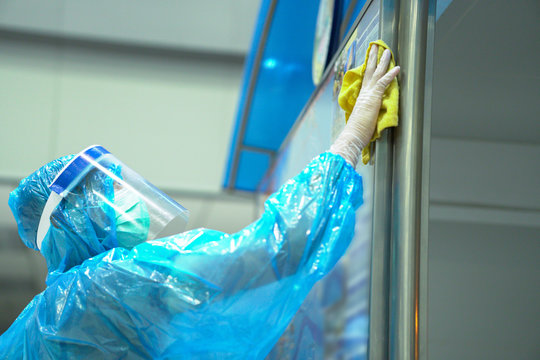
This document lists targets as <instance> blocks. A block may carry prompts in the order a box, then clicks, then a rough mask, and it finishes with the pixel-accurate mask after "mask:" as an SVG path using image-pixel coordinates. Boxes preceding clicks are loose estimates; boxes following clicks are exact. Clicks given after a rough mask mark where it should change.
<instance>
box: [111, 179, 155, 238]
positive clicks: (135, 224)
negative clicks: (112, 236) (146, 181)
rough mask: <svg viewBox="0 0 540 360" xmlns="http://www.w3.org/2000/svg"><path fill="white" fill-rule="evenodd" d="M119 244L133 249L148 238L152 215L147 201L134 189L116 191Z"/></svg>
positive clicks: (115, 201)
mask: <svg viewBox="0 0 540 360" xmlns="http://www.w3.org/2000/svg"><path fill="white" fill-rule="evenodd" d="M114 208H115V211H116V239H117V241H118V246H121V247H124V248H126V249H131V248H133V247H134V246H136V245H138V244H140V243H143V242H145V241H146V240H147V239H148V229H149V228H150V217H149V215H148V209H147V207H146V204H145V202H144V201H143V200H142V199H141V198H139V196H137V194H136V193H134V192H132V191H127V190H126V189H119V190H116V189H115V191H114Z"/></svg>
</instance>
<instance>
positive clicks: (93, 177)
mask: <svg viewBox="0 0 540 360" xmlns="http://www.w3.org/2000/svg"><path fill="white" fill-rule="evenodd" d="M49 188H50V189H51V195H50V196H49V199H48V200H47V203H46V205H45V208H44V210H43V213H42V215H41V220H40V223H39V228H38V233H37V245H38V248H40V249H41V242H42V241H43V239H44V237H45V236H46V234H47V232H48V230H49V228H50V226H51V215H52V213H53V211H54V210H55V209H56V208H57V207H58V205H59V204H60V203H61V202H62V201H64V202H69V201H73V203H75V200H74V199H75V198H76V199H78V200H77V201H78V202H77V205H75V204H74V206H78V207H81V205H80V204H81V202H79V201H80V197H88V198H92V200H89V199H84V200H85V202H83V204H88V207H89V208H92V211H89V216H92V215H91V214H93V213H95V208H96V207H97V208H100V209H101V213H102V214H108V217H109V218H110V221H109V222H108V224H109V225H108V226H107V229H103V230H104V231H114V232H115V236H116V238H117V241H118V245H119V246H125V247H132V246H135V245H137V243H141V242H144V241H148V240H153V239H158V238H161V237H166V236H170V235H175V234H178V233H181V232H183V231H184V229H185V226H186V224H187V220H188V217H189V212H188V210H186V209H185V208H184V207H183V206H182V205H180V204H178V203H177V202H176V201H175V200H173V199H172V198H171V197H169V196H168V195H166V194H165V193H163V192H162V191H161V190H159V189H158V188H156V187H155V186H154V185H152V184H151V183H149V182H148V181H146V180H145V179H144V178H143V177H142V176H141V175H139V174H138V173H136V172H135V171H134V170H132V169H131V168H130V167H128V166H127V165H125V164H124V163H122V162H121V161H120V160H118V159H117V158H116V157H115V156H114V155H112V154H111V153H110V152H108V151H107V150H106V149H105V148H103V147H101V146H99V145H96V146H91V147H89V148H87V149H85V150H83V151H82V152H80V153H79V154H78V155H77V156H76V157H75V158H74V159H73V160H72V161H71V162H70V163H69V164H67V165H66V166H65V167H64V169H62V171H61V172H60V173H59V174H58V175H57V176H56V178H55V180H54V181H53V183H52V184H51V185H50V186H49ZM81 189H84V191H83V190H81ZM83 206H85V205H83ZM83 210H84V209H83ZM94 223H95V224H97V223H99V222H98V221H96V222H94ZM111 224H112V225H111Z"/></svg>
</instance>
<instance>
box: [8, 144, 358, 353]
mask: <svg viewBox="0 0 540 360" xmlns="http://www.w3.org/2000/svg"><path fill="white" fill-rule="evenodd" d="M65 161H66V159H64V160H63V161H61V159H60V160H56V162H52V163H49V164H48V165H46V166H44V167H43V168H41V169H40V170H38V171H37V172H36V173H34V174H32V175H31V176H29V177H28V178H27V179H25V180H23V181H22V182H21V185H20V186H19V188H17V189H16V190H15V191H14V192H13V193H12V194H11V197H10V206H11V208H12V210H13V212H14V214H15V217H16V218H17V222H18V225H19V233H20V235H21V238H22V239H23V241H24V242H25V243H26V244H27V245H28V246H30V247H35V243H34V241H35V240H34V239H35V231H37V229H33V226H36V227H37V220H35V219H34V218H32V216H35V215H32V214H33V213H36V212H38V213H39V214H40V213H41V209H38V208H35V207H36V205H32V206H33V207H34V208H27V207H26V204H27V203H28V202H29V201H28V197H29V196H30V195H29V193H34V196H39V197H42V198H43V199H44V201H45V200H46V198H47V196H48V193H49V190H48V189H47V188H46V185H47V184H48V182H49V181H50V180H51V179H49V177H51V176H53V175H51V173H54V171H58V168H61V167H62V164H64V163H65ZM55 169H56V170H55ZM81 186H82V187H81V189H80V190H79V191H81V192H82V193H83V194H86V195H89V192H88V189H85V188H84V186H85V185H84V184H81ZM36 194H37V195H36ZM87 200H88V199H87ZM361 203H362V180H361V177H360V175H358V174H357V173H356V171H355V170H354V169H353V168H352V167H351V166H350V165H348V164H347V163H346V162H345V161H344V160H343V158H341V157H340V156H338V155H333V154H330V153H324V154H322V155H320V156H319V157H317V158H315V159H314V160H313V161H312V162H311V163H310V164H309V165H308V166H307V167H306V168H305V169H304V170H303V171H302V172H301V173H300V174H299V175H297V176H296V177H295V178H293V179H291V180H289V181H288V182H287V183H285V184H284V185H283V186H282V187H281V188H280V189H279V190H278V191H277V192H276V193H275V194H273V195H271V196H270V197H269V198H268V200H267V201H266V202H265V212H264V214H263V215H262V217H261V218H260V219H259V220H257V221H255V222H254V223H252V224H251V225H249V226H247V227H246V228H244V229H243V230H241V231H239V232H237V233H234V234H226V233H222V232H218V231H214V230H208V229H197V230H192V231H188V232H185V233H182V234H178V235H175V236H171V237H167V238H162V239H159V240H154V241H150V242H145V243H142V244H140V245H137V246H135V247H134V248H133V249H132V250H128V249H125V248H121V247H115V244H116V241H115V240H114V239H111V237H113V236H111V235H110V234H109V235H104V234H98V233H97V232H96V231H95V230H93V231H90V230H89V229H84V228H83V227H84V226H90V227H92V226H94V228H101V229H102V228H103V227H97V226H95V224H92V221H94V220H92V221H90V220H89V218H88V217H86V218H80V219H79V217H81V216H83V214H78V213H76V212H73V209H71V208H69V209H68V208H67V207H65V208H63V209H61V208H60V207H59V208H58V210H57V211H59V212H60V214H57V215H58V218H62V219H64V222H56V223H53V226H51V229H53V227H54V228H55V229H56V230H57V231H58V235H57V236H56V238H54V236H53V237H51V236H48V237H46V238H45V240H44V243H43V244H44V246H43V248H42V250H41V252H42V253H43V255H44V256H45V257H46V258H47V257H49V256H52V259H49V258H47V264H48V269H49V276H48V277H47V288H46V289H45V291H43V292H42V293H41V294H39V295H37V296H36V297H35V298H34V299H33V300H32V301H31V302H30V304H29V305H28V306H27V307H26V308H25V309H24V310H23V312H22V313H21V314H20V315H19V317H18V318H17V319H16V321H15V322H14V323H13V324H12V326H11V327H10V328H9V329H8V330H7V331H6V332H5V333H4V334H3V335H2V336H1V337H0V358H1V359H12V358H17V359H19V358H25V359H74V358H77V359H82V358H84V359H261V358H264V357H265V356H266V355H267V354H268V353H269V351H270V350H271V349H272V347H273V346H274V344H275V343H276V342H277V340H278V339H279V337H280V335H281V334H282V333H283V331H284V330H285V328H286V327H287V325H288V323H289V322H290V320H291V319H292V318H293V316H294V314H295V313H296V311H297V310H298V308H299V307H300V305H301V304H302V301H303V300H304V299H305V297H306V296H307V294H308V293H309V291H310V289H311V288H312V287H313V285H314V284H315V282H316V281H317V280H319V279H321V278H322V277H323V276H324V275H325V274H327V273H328V272H329V271H330V270H331V269H332V267H333V266H334V265H335V264H336V262H337V261H338V260H339V258H340V257H341V256H342V255H343V254H344V252H345V250H346V249H347V246H348V245H349V243H350V241H351V239H352V238H353V232H354V222H355V210H356V209H357V208H358V207H359V206H360V205H361ZM88 204H89V202H87V203H86V205H88ZM79 208H80V207H79ZM90 208H92V206H87V209H90ZM69 211H71V213H69V214H68V213H67V212H69ZM53 215H54V213H53ZM102 215H103V214H102ZM38 219H39V216H38ZM76 219H77V220H76ZM101 221H102V222H104V223H107V221H106V220H103V219H102V220H101ZM113 228H114V226H112V225H111V231H110V232H111V233H114V232H113V231H112V229H113ZM75 229H77V231H74V230H75ZM50 233H51V231H50ZM53 233H54V231H53ZM59 234H64V235H65V234H69V235H65V237H61V236H60V235H59ZM80 234H82V235H80ZM81 236H83V237H88V236H90V237H92V240H91V241H89V240H88V239H83V238H82V237H81ZM46 242H48V245H47V246H45V244H46ZM91 246H95V247H96V248H94V249H93V248H91ZM52 249H56V250H54V251H53V250H52Z"/></svg>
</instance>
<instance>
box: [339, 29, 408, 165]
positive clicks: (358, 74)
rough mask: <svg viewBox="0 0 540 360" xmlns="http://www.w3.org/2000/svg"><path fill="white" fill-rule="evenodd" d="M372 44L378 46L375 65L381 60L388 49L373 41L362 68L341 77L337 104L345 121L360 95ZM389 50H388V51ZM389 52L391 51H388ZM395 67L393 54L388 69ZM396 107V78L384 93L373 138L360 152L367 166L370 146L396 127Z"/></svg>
mask: <svg viewBox="0 0 540 360" xmlns="http://www.w3.org/2000/svg"><path fill="white" fill-rule="evenodd" d="M374 44H377V45H379V53H378V55H377V63H378V62H379V60H380V59H381V55H382V53H383V51H384V49H389V48H388V45H386V44H385V43H384V41H382V40H377V41H373V42H371V43H370V44H369V47H368V49H367V52H366V60H365V61H364V63H363V64H362V66H360V67H357V68H355V69H351V70H349V71H347V73H346V74H345V76H344V77H343V83H342V85H341V90H340V92H339V97H338V103H339V106H341V108H342V109H343V110H345V120H349V116H350V115H351V112H352V110H353V107H354V104H355V103H356V98H357V97H358V94H359V93H360V88H361V87H362V79H363V78H364V72H365V71H366V64H367V61H368V56H369V51H370V50H371V46H373V45H374ZM389 50H390V49H389ZM390 52H391V50H390ZM394 66H396V62H395V61H394V54H392V58H391V59H390V65H389V66H388V68H389V69H391V68H393V67H394ZM398 107H399V85H398V81H397V78H395V79H394V80H392V82H391V83H390V85H388V88H387V89H386V91H385V92H384V95H383V98H382V104H381V110H380V111H379V117H378V118H377V126H376V127H375V132H374V133H373V137H372V138H371V141H370V142H369V145H368V146H366V147H365V148H364V149H363V150H362V162H363V163H364V164H367V163H368V162H369V159H370V158H371V145H372V143H373V142H375V140H377V139H378V138H380V137H381V132H382V131H383V130H384V129H386V128H388V127H391V126H397V125H398Z"/></svg>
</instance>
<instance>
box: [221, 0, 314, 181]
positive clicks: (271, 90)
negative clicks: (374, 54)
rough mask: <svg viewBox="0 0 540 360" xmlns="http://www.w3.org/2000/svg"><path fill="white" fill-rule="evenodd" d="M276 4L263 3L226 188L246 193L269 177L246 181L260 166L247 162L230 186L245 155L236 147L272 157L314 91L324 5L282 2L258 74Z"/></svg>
mask: <svg viewBox="0 0 540 360" xmlns="http://www.w3.org/2000/svg"><path fill="white" fill-rule="evenodd" d="M271 2H272V1H271V0H264V1H263V2H262V5H261V10H260V12H259V17H258V20H257V26H256V31H255V36H254V40H253V43H252V46H251V52H250V53H249V55H248V58H247V62H246V69H245V75H244V81H243V85H242V95H241V98H240V101H239V107H238V113H237V117H236V126H235V131H234V135H233V142H232V146H231V150H230V154H229V163H228V166H227V171H226V174H225V181H224V186H225V187H229V186H230V187H232V188H240V186H239V185H242V186H241V187H242V189H243V190H255V189H256V187H257V185H258V183H259V182H260V180H261V178H262V176H263V175H264V171H262V172H260V173H259V174H258V175H259V176H258V177H255V176H250V177H249V178H241V176H243V174H250V173H251V169H253V168H255V167H258V166H260V164H255V163H251V162H249V161H248V160H245V161H243V162H242V164H238V169H237V174H236V178H237V181H236V182H235V183H234V184H230V183H229V181H230V176H231V171H232V166H233V161H234V160H233V159H234V157H235V156H239V155H240V154H238V153H237V152H239V151H242V149H241V148H237V147H236V143H237V142H238V143H239V144H240V146H242V145H245V146H251V147H255V148H260V149H263V150H265V151H270V152H275V151H277V150H278V149H279V147H280V145H281V143H282V142H283V140H284V138H285V137H286V135H287V133H288V132H289V130H290V128H291V127H292V125H293V124H294V122H295V120H296V118H297V117H298V115H299V114H300V112H301V110H302V108H303V107H304V105H305V104H306V102H307V100H308V99H309V97H310V96H311V94H312V93H313V91H314V89H315V87H314V85H313V81H312V78H311V62H312V55H313V41H314V38H315V25H316V20H317V12H318V8H319V1H313V0H297V1H285V0H281V1H277V4H276V7H275V11H274V14H273V17H272V22H271V26H270V30H269V32H268V36H267V38H266V43H265V47H264V49H263V52H262V54H263V55H262V59H261V63H260V66H259V67H258V68H257V69H255V68H254V66H255V65H256V64H254V61H255V58H256V56H257V49H258V47H259V42H260V41H261V35H262V29H263V27H264V23H265V21H266V17H267V13H268V10H269V7H270V4H271ZM254 71H258V76H257V78H256V79H254V80H255V84H254V88H253V94H252V98H251V103H250V105H251V106H249V108H248V109H247V111H248V112H247V117H246V127H245V133H244V134H243V135H244V136H243V137H241V135H242V134H240V128H241V122H242V117H243V114H244V111H245V110H246V109H245V107H246V105H248V104H247V100H248V99H247V96H248V95H249V94H248V88H249V81H250V78H251V75H252V73H253V72H254Z"/></svg>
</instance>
